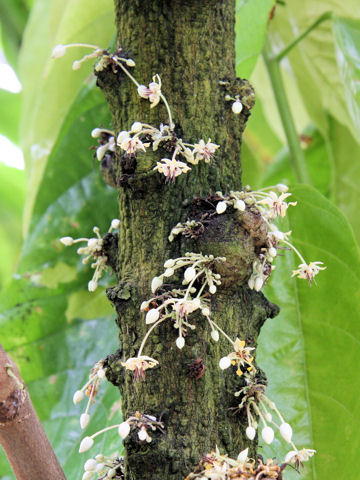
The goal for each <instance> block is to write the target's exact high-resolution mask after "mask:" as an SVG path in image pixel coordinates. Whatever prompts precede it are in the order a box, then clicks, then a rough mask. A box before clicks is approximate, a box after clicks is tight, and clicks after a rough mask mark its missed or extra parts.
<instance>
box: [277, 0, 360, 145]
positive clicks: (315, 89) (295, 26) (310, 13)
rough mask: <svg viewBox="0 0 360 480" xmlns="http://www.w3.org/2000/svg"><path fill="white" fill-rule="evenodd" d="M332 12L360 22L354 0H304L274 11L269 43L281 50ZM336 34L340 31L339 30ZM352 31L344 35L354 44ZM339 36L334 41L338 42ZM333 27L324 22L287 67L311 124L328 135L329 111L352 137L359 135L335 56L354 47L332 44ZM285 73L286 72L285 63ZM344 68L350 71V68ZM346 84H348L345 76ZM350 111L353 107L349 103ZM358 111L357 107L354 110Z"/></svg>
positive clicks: (309, 36)
mask: <svg viewBox="0 0 360 480" xmlns="http://www.w3.org/2000/svg"><path fill="white" fill-rule="evenodd" d="M329 10H331V11H332V12H333V13H334V14H335V15H337V16H339V17H350V18H352V19H359V18H360V9H359V8H358V2H357V0H348V1H346V2H343V1H342V0H333V1H332V2H330V3H329V2H328V1H327V0H318V1H316V2H314V1H312V0H303V1H302V2H301V4H300V3H299V2H297V1H293V2H286V4H285V5H284V6H279V7H278V8H277V11H276V14H275V18H274V21H273V22H271V25H270V28H269V35H270V39H271V43H272V44H273V46H274V48H275V46H276V50H278V49H281V48H282V47H284V46H285V45H288V44H289V43H291V42H292V41H293V40H295V39H296V38H297V37H298V36H299V35H300V34H301V33H302V32H304V31H305V30H306V29H307V28H308V27H309V26H310V25H312V24H313V23H314V22H315V20H317V19H318V18H319V17H320V16H321V15H323V14H324V13H326V12H327V11H329ZM345 25H346V22H344V23H342V31H341V34H339V35H342V34H344V29H345ZM337 31H338V33H339V28H338V30H337ZM353 33H354V32H353V31H352V32H351V33H350V32H349V31H347V32H346V34H347V40H349V38H350V37H351V40H352V42H354V40H355V36H354V35H353ZM339 35H338V36H337V39H338V40H339ZM335 40H336V39H335V36H334V30H333V23H332V21H331V20H327V21H325V22H323V23H321V24H320V25H319V26H317V28H316V29H315V30H313V31H312V32H311V34H310V35H308V36H307V37H306V38H305V39H303V40H302V41H301V42H300V43H299V44H298V46H296V47H295V48H294V49H293V50H292V51H291V52H290V54H289V55H288V60H289V61H290V66H291V69H292V71H293V72H294V74H295V77H296V78H297V81H298V86H299V89H300V91H301V94H302V97H303V101H304V103H305V105H306V108H307V110H308V112H309V114H310V116H311V118H312V120H313V121H314V122H315V123H316V124H317V125H318V127H319V128H321V129H322V132H323V133H326V131H327V127H328V125H327V116H326V110H328V111H329V112H330V113H331V114H332V115H333V116H335V117H336V118H337V119H338V120H339V121H340V122H341V123H343V124H344V125H346V126H347V127H348V128H349V129H350V130H351V132H352V133H353V135H355V136H356V135H357V136H358V134H359V130H358V128H357V125H356V124H355V123H354V112H353V110H349V108H348V107H349V102H347V92H348V91H349V88H350V89H351V87H350V85H346V84H344V82H343V78H345V77H342V73H341V71H340V69H339V64H338V62H337V56H338V55H339V51H340V50H341V49H342V50H341V51H342V55H343V56H344V55H345V51H346V48H347V47H350V48H351V47H352V46H353V45H354V43H353V44H351V43H349V42H345V41H344V36H343V37H342V47H340V49H339V45H340V44H338V46H336V44H335ZM351 56H352V52H351V50H349V51H348V52H347V53H346V61H348V60H349V57H351ZM283 66H284V69H283V70H284V71H286V70H288V67H287V64H286V63H285V62H284V63H283ZM347 68H350V66H349V64H348V65H347ZM346 81H350V82H351V79H349V76H348V75H347V78H346ZM351 104H352V107H354V103H353V102H351ZM357 108H358V107H357Z"/></svg>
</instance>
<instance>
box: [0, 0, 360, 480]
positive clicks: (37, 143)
mask: <svg viewBox="0 0 360 480" xmlns="http://www.w3.org/2000/svg"><path fill="white" fill-rule="evenodd" d="M272 7H273V0H248V1H246V0H238V1H237V21H236V31H237V44H236V48H237V59H236V63H237V73H238V75H239V76H241V77H245V78H250V79H251V82H252V83H253V85H254V87H255V90H256V95H257V101H256V106H255V108H254V111H253V114H252V116H251V118H250V120H249V123H248V127H247V129H246V133H245V139H244V140H245V141H244V146H243V163H244V179H243V183H244V184H246V183H249V184H251V185H252V187H260V186H265V185H270V184H274V183H277V182H283V183H288V184H290V185H291V191H292V192H294V197H296V200H297V201H298V206H297V207H296V209H295V208H294V209H290V213H289V218H288V219H287V220H286V222H287V223H288V225H284V228H285V229H286V231H287V230H292V231H293V239H294V241H295V242H296V244H297V245H298V246H299V247H300V248H301V250H302V251H303V252H304V254H305V256H306V258H308V259H309V260H321V261H323V262H324V263H325V264H326V265H327V270H326V271H324V272H322V274H321V275H319V279H318V280H317V285H313V286H312V287H308V285H306V284H305V282H301V281H298V280H294V279H290V275H289V272H290V271H291V269H293V268H295V266H296V265H297V262H296V260H295V259H294V258H293V257H292V255H291V254H290V253H288V254H287V255H285V256H283V257H280V258H278V260H277V268H276V271H275V272H274V274H273V275H272V278H271V280H270V282H269V284H268V285H267V286H266V288H265V290H264V293H265V294H266V295H267V296H268V297H269V298H270V300H272V301H275V302H276V303H278V304H279V305H280V306H281V313H280V316H278V317H277V318H276V319H274V320H270V321H268V322H267V323H266V325H265V327H264V328H263V331H262V334H261V338H260V345H259V349H258V361H259V362H260V365H261V367H262V368H263V369H264V370H265V371H266V372H267V374H268V377H269V395H270V397H271V398H273V399H274V400H275V401H276V403H277V404H278V405H279V407H280V408H281V409H282V410H283V412H284V414H285V416H286V418H287V419H288V420H289V421H290V422H291V424H292V425H293V428H294V431H295V441H296V443H297V444H298V445H299V446H306V447H313V448H316V449H317V451H318V453H317V455H316V456H315V457H314V461H313V462H310V463H309V465H308V466H307V469H306V474H305V475H304V476H303V477H302V478H304V479H306V480H310V479H312V480H315V479H322V478H327V479H329V480H335V479H336V480H342V479H344V480H345V479H347V478H353V471H354V470H355V469H356V468H357V466H356V463H355V462H356V455H357V452H358V449H359V443H360V442H359V440H360V433H359V432H360V429H359V426H360V425H359V423H360V422H359V399H358V394H357V392H358V391H359V386H360V385H359V383H360V381H359V377H358V374H357V369H356V365H357V363H358V361H357V359H358V358H359V353H360V352H359V350H360V348H359V333H360V332H359V324H360V323H359V318H358V317H359V311H360V309H359V306H360V305H359V302H360V298H359V297H360V295H359V292H360V289H359V278H360V262H359V253H358V246H357V242H358V241H359V237H360V221H359V216H358V214H357V212H358V201H357V197H358V192H359V178H360V166H359V161H360V160H359V159H360V146H359V143H358V139H359V133H360V93H359V92H360V86H359V85H360V82H359V80H360V9H359V6H358V4H357V1H356V0H348V1H347V2H346V5H345V4H344V2H341V1H340V0H326V1H325V0H324V1H323V0H320V1H317V2H313V1H310V0H301V2H300V0H294V1H291V2H286V5H282V4H280V2H279V3H278V4H277V8H276V12H275V17H274V19H273V20H272V21H271V23H270V25H269V26H268V17H269V12H270V10H271V9H272ZM328 11H331V12H332V14H333V15H332V18H331V19H330V20H327V21H326V22H323V23H322V24H321V25H319V26H318V27H317V29H315V30H314V31H312V33H311V34H310V35H309V36H307V37H306V38H305V39H304V40H302V42H301V43H299V44H298V46H296V47H295V48H294V49H293V50H292V51H291V52H290V54H289V55H288V56H287V57H286V58H285V59H284V60H283V61H282V63H281V70H282V74H283V78H284V82H285V87H286V93H287V97H288V102H289V105H290V108H291V111H292V114H293V118H294V121H295V124H296V128H297V131H298V132H299V134H301V135H302V137H301V138H302V140H303V141H302V147H303V150H304V153H305V157H306V162H307V165H308V169H309V172H310V176H311V182H312V185H308V186H303V185H302V186H300V185H295V184H296V179H295V176H294V174H293V172H292V170H291V167H290V163H289V152H288V145H287V140H286V137H285V135H284V130H283V126H282V124H281V120H280V117H279V111H278V109H277V106H276V103H275V100H274V94H273V91H272V87H271V83H270V80H269V77H268V74H267V72H266V68H265V66H264V62H263V59H262V56H261V51H262V49H263V45H264V42H265V39H266V37H268V40H269V42H270V44H271V47H272V49H273V50H274V52H279V51H281V49H282V48H283V47H284V46H285V45H287V44H289V43H290V42H291V41H293V40H294V39H295V38H296V37H297V36H298V35H299V34H300V33H301V32H303V31H305V30H306V28H308V27H309V26H310V25H311V24H312V23H313V22H314V21H315V20H316V19H317V18H318V17H319V16H320V15H321V14H323V13H325V12H328ZM0 19H1V33H2V49H3V51H4V52H5V54H6V56H7V59H8V61H9V63H10V64H11V65H12V66H13V67H14V69H15V70H16V72H17V73H18V75H19V77H20V80H21V82H22V86H23V90H22V92H21V93H20V94H11V93H9V92H7V91H5V90H0V101H1V105H2V108H3V111H6V112H7V114H6V116H5V115H3V116H2V117H1V118H0V134H3V135H5V136H7V137H8V138H9V139H11V140H12V141H13V142H14V143H16V144H18V145H20V146H21V148H22V150H23V152H24V155H25V161H26V179H25V176H24V173H23V172H22V171H19V170H15V169H13V168H9V167H6V166H4V165H2V164H0V174H1V178H2V180H3V181H2V188H1V189H0V199H1V205H2V208H1V212H0V220H1V222H0V244H1V249H2V253H3V255H2V262H1V264H0V282H1V286H2V290H1V293H0V311H1V312H2V313H1V314H0V327H1V334H0V339H1V343H2V344H3V346H4V348H5V349H6V350H7V351H8V352H9V353H10V354H11V356H12V358H13V359H14V360H15V361H16V362H17V363H18V365H19V367H20V370H21V372H22V375H23V377H24V379H25V381H26V382H27V384H28V386H29V390H30V393H31V396H32V399H33V403H34V405H35V407H36V409H37V411H38V413H39V415H40V418H41V420H42V421H43V423H44V425H45V429H46V431H47V433H48V435H49V437H50V440H51V442H52V444H53V445H54V448H55V450H56V453H57V455H58V456H59V458H60V461H61V462H62V465H63V466H64V469H65V472H66V475H67V477H68V478H69V480H75V479H78V478H80V477H81V472H82V464H83V462H84V461H85V460H86V459H87V458H88V457H89V456H90V454H89V455H86V454H85V455H83V456H84V457H85V458H82V457H80V456H79V455H78V453H77V449H78V445H79V441H80V439H81V432H80V428H79V423H78V416H79V414H80V408H79V406H74V405H73V404H72V394H73V392H74V391H75V390H76V389H77V388H78V387H79V386H80V385H81V384H82V382H83V381H84V379H85V378H86V376H87V374H88V370H89V368H90V367H91V366H92V365H93V364H94V363H95V361H97V360H98V359H100V358H102V357H103V356H105V355H106V354H107V353H110V352H112V351H114V350H115V349H116V327H115V324H114V322H113V319H114V315H113V312H112V310H111V307H110V305H109V304H108V303H107V301H106V299H105V296H104V294H103V291H104V288H105V286H106V285H108V284H109V283H111V282H112V281H113V279H111V278H109V277H108V278H104V279H103V281H102V282H101V285H102V288H99V289H98V291H97V293H96V294H90V293H89V292H87V290H86V287H87V281H88V280H89V272H88V270H86V269H85V268H84V266H83V265H82V264H81V261H80V260H79V259H78V258H76V257H77V256H76V254H75V252H74V251H73V249H71V248H67V249H66V248H64V247H63V246H62V245H61V244H60V242H59V241H58V238H59V237H61V236H64V235H72V236H74V237H76V236H79V235H81V236H82V235H88V234H90V232H91V228H92V226H93V225H98V226H99V227H100V228H101V229H102V231H104V230H106V229H107V228H108V224H109V222H110V220H111V219H112V218H114V217H116V216H117V212H116V208H117V207H116V205H117V202H116V192H115V191H113V190H111V189H110V188H109V187H107V186H105V185H104V183H103V181H102V179H101V176H100V174H99V170H98V168H97V165H96V163H97V162H95V161H94V160H93V153H92V152H91V150H90V148H91V146H92V145H93V143H94V141H93V139H92V138H91V137H90V131H91V129H92V128H94V127H95V126H99V125H105V126H108V125H109V122H110V116H109V113H108V111H107V107H106V105H105V102H104V100H103V97H102V94H101V93H100V92H99V91H97V90H96V88H95V85H94V79H93V76H92V73H91V70H92V66H91V65H84V66H83V67H82V68H81V70H79V71H76V72H74V71H72V70H71V64H72V62H73V60H75V59H77V58H79V57H81V56H82V55H83V52H82V51H80V50H77V49H72V50H71V51H69V53H68V54H67V55H66V56H65V57H63V58H61V59H59V60H57V61H53V60H51V59H50V54H51V51H52V48H53V46H54V45H56V44H58V43H63V44H65V43H70V42H87V43H95V44H98V45H101V46H104V47H106V46H108V45H110V44H111V43H112V41H113V40H112V39H113V36H114V30H113V6H112V1H111V0H103V1H102V2H101V10H100V9H99V2H98V1H97V0H68V1H67V2H65V3H64V2H63V0H61V1H60V0H52V1H47V0H34V1H33V0H14V1H13V2H7V5H6V7H5V5H0ZM159 73H160V74H161V72H159ZM144 81H146V79H144ZM215 140H216V139H215ZM25 180H26V181H25ZM25 184H26V187H25ZM21 225H22V227H21ZM22 237H23V238H24V240H23V241H21V238H22ZM20 244H22V246H21V248H20ZM103 389H104V394H103V395H99V400H98V401H97V403H96V406H95V408H94V409H93V412H94V415H93V418H92V421H91V423H90V425H89V427H88V428H87V430H86V432H85V434H86V433H88V432H90V433H92V432H94V431H96V430H97V427H98V426H100V425H101V426H106V425H107V424H111V423H114V422H116V421H119V420H120V419H121V412H120V410H119V398H118V392H117V390H116V389H115V388H112V387H111V386H109V385H107V386H106V387H103ZM109 411H110V412H111V415H110V418H109ZM96 445H97V450H96V453H98V452H100V451H101V450H104V451H105V450H106V452H113V451H116V450H117V449H118V446H119V442H118V438H117V436H116V434H115V435H112V434H109V435H107V436H104V438H103V439H101V440H100V441H98V442H97V444H96ZM262 449H263V453H264V456H274V455H277V456H278V457H279V458H280V459H282V458H283V456H284V453H285V452H286V446H285V445H284V444H283V443H281V442H280V441H279V440H276V441H275V442H274V444H273V445H271V448H270V447H268V446H267V447H266V448H265V446H263V447H262ZM94 450H95V449H94ZM91 454H92V452H91ZM0 472H1V477H0V478H2V479H4V480H9V479H12V478H13V476H12V474H11V470H10V467H9V466H8V464H7V461H6V458H5V457H4V455H3V454H2V453H0ZM293 478H298V477H297V475H296V473H295V472H292V471H287V472H286V474H285V480H292V479H293Z"/></svg>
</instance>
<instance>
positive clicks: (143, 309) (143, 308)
mask: <svg viewBox="0 0 360 480" xmlns="http://www.w3.org/2000/svg"><path fill="white" fill-rule="evenodd" d="M148 306H149V302H147V301H146V300H145V301H144V302H142V304H141V305H140V312H144V311H145V310H146V309H147V308H148Z"/></svg>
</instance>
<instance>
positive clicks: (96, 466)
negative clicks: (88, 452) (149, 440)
mask: <svg viewBox="0 0 360 480" xmlns="http://www.w3.org/2000/svg"><path fill="white" fill-rule="evenodd" d="M84 470H85V472H84V474H83V476H82V480H94V479H96V478H97V479H98V480H105V479H108V478H113V479H124V478H125V475H124V458H123V457H116V456H112V457H108V456H106V455H103V454H102V453H99V454H98V455H96V456H95V457H94V458H89V460H87V461H86V462H85V464H84Z"/></svg>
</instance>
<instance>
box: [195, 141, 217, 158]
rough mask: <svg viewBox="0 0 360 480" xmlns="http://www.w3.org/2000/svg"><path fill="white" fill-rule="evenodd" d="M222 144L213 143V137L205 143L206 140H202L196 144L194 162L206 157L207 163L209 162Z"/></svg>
mask: <svg viewBox="0 0 360 480" xmlns="http://www.w3.org/2000/svg"><path fill="white" fill-rule="evenodd" d="M219 147H220V145H216V143H211V138H209V140H208V143H206V144H205V142H204V140H200V142H199V143H196V144H195V145H194V150H193V154H194V155H195V154H196V156H195V160H194V163H198V162H199V160H202V159H204V160H205V162H206V163H209V162H210V160H211V159H212V158H213V156H214V154H215V151H216V149H217V148H219Z"/></svg>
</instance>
